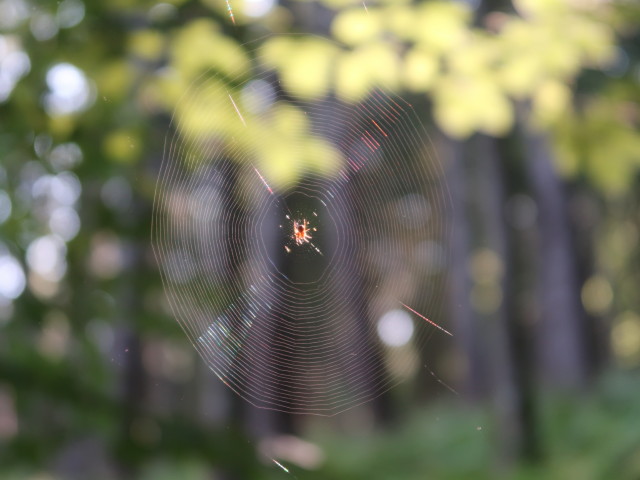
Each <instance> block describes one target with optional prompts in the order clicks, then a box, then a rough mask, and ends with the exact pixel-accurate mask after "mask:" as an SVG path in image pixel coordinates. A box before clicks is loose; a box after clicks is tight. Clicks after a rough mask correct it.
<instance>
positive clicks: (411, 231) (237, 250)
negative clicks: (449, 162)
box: [152, 47, 449, 415]
mask: <svg viewBox="0 0 640 480" xmlns="http://www.w3.org/2000/svg"><path fill="white" fill-rule="evenodd" d="M262 52H263V50H261V49H260V48H257V47H256V48H253V49H252V48H251V47H249V48H247V50H246V61H245V60H243V61H239V62H238V65H234V66H233V67H231V66H230V65H228V64H225V65H222V66H221V65H218V66H217V67H213V68H208V69H204V70H203V71H202V72H201V73H200V74H199V75H198V76H197V77H196V78H195V80H193V81H191V82H189V84H188V86H187V87H186V88H185V91H184V92H183V94H182V96H181V97H180V100H179V101H178V102H177V106H176V109H175V112H174V115H173V117H172V122H171V126H170V129H169V133H168V134H167V138H166V142H165V152H164V157H163V161H162V165H161V167H160V171H159V174H158V181H157V186H156V198H155V201H154V214H153V232H152V241H153V247H154V252H155V255H156V258H157V260H158V264H159V267H160V273H161V276H162V280H163V285H164V288H165V292H166V295H167V298H168V300H169V303H170V305H171V308H172V311H173V314H174V316H175V318H176V320H177V321H178V322H179V323H180V325H181V327H182V328H183V330H184V331H185V333H186V334H187V336H188V337H189V339H190V341H191V342H192V343H193V345H194V347H195V348H196V350H197V351H198V353H199V354H200V356H201V357H202V359H203V360H204V361H205V362H206V364H207V365H208V366H209V368H210V369H211V370H212V371H213V372H214V373H215V374H216V376H217V377H218V378H219V379H220V380H221V381H222V382H224V383H225V384H226V385H227V386H228V387H229V388H231V389H232V390H233V391H234V392H236V393H237V394H238V395H240V396H241V397H242V398H244V399H245V400H247V401H248V402H250V403H251V404H253V405H255V406H258V407H261V408H269V409H275V410H280V411H285V412H290V413H309V414H318V415H332V414H335V413H338V412H341V411H343V410H345V409H348V408H350V407H352V406H354V405H358V404H362V403H364V402H367V401H369V400H371V399H373V398H375V397H377V396H379V395H380V394H382V393H384V392H385V391H387V390H388V389H390V388H391V387H392V386H393V385H394V384H395V383H397V382H399V381H400V380H401V379H402V378H403V374H402V370H403V369H409V368H410V364H411V362H410V361H407V346H406V345H405V344H406V343H407V342H410V344H411V345H414V346H416V347H419V346H420V345H422V344H424V343H425V342H426V340H427V339H428V338H429V336H430V335H432V334H433V333H434V332H435V329H434V328H433V326H432V325H429V324H427V323H426V322H424V320H422V319H421V318H420V317H419V316H418V315H415V314H414V313H417V312H418V310H417V309H418V307H420V312H422V313H423V314H424V318H425V319H426V317H429V316H430V315H431V313H430V312H436V311H439V310H438V309H439V305H438V302H439V299H440V298H441V296H442V295H441V287H442V269H443V265H444V257H445V251H446V249H445V246H444V245H445V243H444V242H446V236H447V223H446V221H447V218H448V216H449V215H448V210H449V200H448V191H447V188H446V184H445V183H444V179H443V174H442V169H441V166H440V165H439V163H438V160H437V158H436V156H435V154H434V152H433V148H432V146H431V144H430V141H429V137H428V135H427V132H426V131H425V129H424V127H423V125H422V123H421V122H420V119H419V117H418V115H417V114H416V112H415V110H414V109H413V107H412V106H411V105H410V104H408V103H407V102H405V101H404V100H402V99H400V98H397V97H394V96H392V95H391V94H389V93H386V92H385V90H384V89H381V88H376V89H375V90H373V91H371V92H370V94H369V95H368V96H367V97H366V98H364V99H363V100H362V101H360V102H359V103H355V104H353V103H345V102H341V101H339V100H338V99H337V98H336V97H335V96H334V95H331V94H329V95H327V96H326V97H325V98H322V99H313V100H301V99H298V98H296V97H295V95H292V94H291V93H290V92H289V91H287V89H286V87H283V86H282V85H281V83H280V81H279V77H278V75H277V73H276V72H275V70H274V69H273V68H271V65H270V63H269V62H268V61H266V60H265V59H264V58H263V57H262ZM301 227H302V230H301ZM409 305H411V306H412V307H413V308H416V310H413V309H412V308H411V307H408V306H409ZM405 307H407V308H408V309H407V308H405ZM398 310H402V311H403V312H404V316H400V317H399V316H398V315H395V316H394V314H393V312H396V313H397V312H398ZM408 316H410V317H408ZM381 317H383V322H384V324H383V325H381V324H379V323H378V320H379V319H380V318H381ZM399 318H400V320H401V323H396V324H394V323H393V322H394V321H397V320H398V319H399ZM407 318H410V320H407ZM394 319H396V320H394ZM411 322H413V324H412V323H411ZM394 325H395V326H394ZM398 329H401V330H402V331H398ZM381 332H382V333H381ZM384 332H390V333H389V335H391V337H390V338H392V339H393V341H386V343H385V337H384V334H385V333H384ZM394 358H395V360H394ZM398 359H399V360H398ZM394 361H395V363H394ZM414 363H415V362H414ZM391 364H393V365H395V367H393V368H389V365H391ZM399 370H400V371H399Z"/></svg>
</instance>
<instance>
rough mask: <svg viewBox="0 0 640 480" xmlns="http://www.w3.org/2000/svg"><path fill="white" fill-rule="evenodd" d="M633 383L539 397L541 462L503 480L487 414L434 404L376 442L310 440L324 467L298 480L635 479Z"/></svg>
mask: <svg viewBox="0 0 640 480" xmlns="http://www.w3.org/2000/svg"><path fill="white" fill-rule="evenodd" d="M638 380H639V379H638V377H637V375H633V376H630V375H620V374H610V375H608V376H605V377H604V378H603V380H602V381H601V382H600V384H599V385H598V388H596V391H595V392H594V393H592V394H590V395H589V396H588V398H586V399H585V400H584V401H583V402H582V403H581V404H580V405H578V406H576V404H575V401H574V400H573V398H571V397H568V398H567V397H562V396H546V397H545V398H544V399H543V401H542V404H543V408H542V409H541V411H540V412H539V423H540V425H541V437H542V438H541V441H542V442H541V443H542V445H544V446H545V447H544V448H545V450H546V452H545V459H544V461H543V462H541V463H536V464H535V465H533V464H532V465H527V464H521V465H519V466H518V467H516V469H515V470H513V471H509V473H508V475H507V472H506V471H502V473H500V472H501V469H502V468H503V467H504V466H501V465H500V452H496V451H493V449H494V448H495V445H498V444H499V442H498V441H497V440H496V435H497V432H496V431H495V429H494V426H495V424H494V423H493V422H492V420H491V418H492V415H491V412H489V411H486V410H481V409H479V408H478V407H475V406H471V405H460V404H447V405H444V404H441V405H434V406H433V407H431V409H429V411H427V412H424V411H413V412H411V413H410V414H408V418H407V419H406V420H407V421H405V422H402V425H403V426H402V427H400V428H397V427H392V428H390V429H389V430H388V431H387V432H385V433H382V434H380V435H376V436H371V435H367V434H344V433H341V434H340V435H336V434H335V433H332V432H329V431H322V430H319V431H316V432H314V433H312V435H311V436H312V437H313V438H314V439H316V441H317V442H318V443H319V444H320V445H322V446H323V448H325V451H326V453H327V459H328V461H327V464H326V465H325V466H323V467H322V469H321V470H319V471H317V472H304V478H308V479H316V478H317V479H323V478H332V479H336V480H340V479H345V480H346V479H349V480H359V479H370V480H392V479H398V478H401V479H403V480H414V479H415V480H422V479H424V478H438V479H443V480H444V479H446V480H449V479H450V480H454V479H460V480H462V479H469V478H474V479H479V480H481V479H487V480H488V479H493V478H497V477H501V476H505V477H508V478H513V479H521V480H525V479H538V478H544V479H549V480H556V479H557V480H562V479H567V478H582V479H585V480H596V479H608V478H616V479H619V480H631V479H635V478H638V476H640V463H639V461H638V459H639V458H640V405H639V404H638V402H637V401H636V399H637V398H638V395H640V390H639V388H638V385H640V383H639V382H638ZM296 473H297V472H296ZM300 475H301V476H302V473H301V474H300ZM274 478H276V477H274Z"/></svg>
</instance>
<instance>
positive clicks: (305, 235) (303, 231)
mask: <svg viewBox="0 0 640 480" xmlns="http://www.w3.org/2000/svg"><path fill="white" fill-rule="evenodd" d="M309 230H310V228H309V222H307V221H306V220H305V219H303V220H302V223H298V222H297V221H295V220H294V222H293V239H294V240H295V241H296V243H297V244H298V245H302V244H303V243H310V242H309V240H311V238H312V237H311V235H310V234H309Z"/></svg>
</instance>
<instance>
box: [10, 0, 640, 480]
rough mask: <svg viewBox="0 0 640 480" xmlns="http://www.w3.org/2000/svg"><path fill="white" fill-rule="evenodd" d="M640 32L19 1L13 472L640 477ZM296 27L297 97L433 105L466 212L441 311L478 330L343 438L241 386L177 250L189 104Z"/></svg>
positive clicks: (363, 10)
mask: <svg viewBox="0 0 640 480" xmlns="http://www.w3.org/2000/svg"><path fill="white" fill-rule="evenodd" d="M639 25H640V5H639V4H638V3H637V2H634V1H632V0H629V1H624V0H618V1H614V0H611V1H609V0H540V1H536V0H514V1H513V2H509V1H502V0H484V1H480V0H477V1H472V0H470V1H448V2H447V1H421V2H417V1H410V0H406V1H405V0H397V1H392V0H379V1H377V2H374V1H371V2H368V1H367V2H358V1H349V0H318V1H302V0H299V1H296V0H290V1H282V2H279V3H278V2H276V1H274V0H230V1H229V3H225V2H224V1H223V0H168V1H166V2H155V1H151V0H110V1H106V0H105V1H97V0H85V1H83V0H63V1H47V0H39V1H35V0H31V1H30V0H0V476H1V477H2V478H3V479H33V480H35V479H39V480H43V479H67V478H69V479H75V478H77V479H87V478H92V479H103V478H104V479H115V478H141V479H173V478H181V479H183V480H192V479H193V480H196V479H205V478H228V479H253V478H256V479H258V478H269V479H271V478H273V479H275V478H289V477H293V478H300V479H328V478H330V479H425V478H438V479H457V478H459V479H466V478H475V479H481V478H497V477H502V478H523V479H524V478H558V479H568V478H585V479H588V478H593V479H597V478H603V479H604V478H618V479H625V478H628V479H633V478H638V477H639V476H640V402H638V398H639V396H640V383H639V376H638V365H640V295H638V291H639V287H640V249H638V246H637V245H638V238H639V236H640V208H639V207H640V205H639V200H640V189H639V188H638V186H639V185H638V184H639V180H640V177H639V175H638V168H639V167H640V132H639V129H638V127H639V123H640V110H639V109H640V105H639V101H640V41H639V39H640V36H639V30H638V27H639ZM292 32H294V33H296V35H295V36H287V37H284V38H285V42H284V43H283V44H282V45H280V48H283V49H284V50H281V51H280V52H281V55H279V56H276V58H275V59H274V62H273V68H274V69H275V70H276V72H277V75H278V78H280V80H281V82H282V85H283V89H284V90H285V91H286V92H288V94H290V95H291V96H293V97H300V98H303V99H304V100H305V101H307V102H311V103H312V102H314V101H320V99H325V100H323V101H325V102H326V101H327V100H326V98H327V95H329V96H330V98H331V100H330V101H331V102H336V104H340V105H344V106H346V107H345V108H350V107H349V106H353V105H355V104H357V103H358V102H359V101H361V100H362V99H364V98H366V97H367V96H368V95H370V94H371V92H372V91H373V90H374V89H375V88H379V87H381V86H384V87H385V88H386V89H391V90H390V91H391V93H392V94H398V95H400V96H402V97H403V98H406V99H409V100H410V101H411V103H412V104H413V105H414V108H415V110H416V112H417V114H418V115H419V116H420V117H421V118H422V121H423V122H424V123H425V124H426V125H427V127H428V130H429V136H430V138H431V140H432V141H433V144H434V145H435V146H436V150H437V157H438V158H439V159H440V161H441V163H442V165H443V167H444V171H445V173H446V175H445V177H446V178H445V180H444V181H445V183H446V185H447V186H448V189H449V191H450V195H451V202H452V209H451V212H449V218H448V219H447V221H448V222H450V224H451V228H452V232H453V233H452V237H451V239H450V241H449V243H448V245H447V246H446V247H447V249H448V258H449V261H448V262H447V263H446V264H445V265H444V266H443V267H442V272H440V273H438V275H439V277H438V278H439V280H438V284H439V285H440V286H441V287H442V290H441V291H438V292H435V293H434V292H425V293H424V295H425V297H426V298H428V297H429V295H438V296H441V297H442V299H443V303H442V311H441V312H439V314H438V318H439V319H441V322H439V323H442V324H443V325H444V326H445V327H446V328H448V329H449V330H451V331H452V333H453V334H454V336H453V338H452V339H444V338H443V337H441V336H438V335H434V336H432V337H431V338H430V340H429V342H427V343H426V344H425V345H422V349H421V350H420V351H419V353H418V355H419V356H420V362H418V363H419V364H420V365H422V364H424V365H425V366H428V368H427V367H425V369H423V368H416V369H415V371H414V372H413V373H412V375H410V376H408V377H407V378H404V381H403V383H402V384H401V385H400V386H399V387H397V388H395V389H392V390H391V391H389V392H387V393H386V394H385V395H383V396H382V397H380V398H378V399H376V400H374V401H373V402H370V403H368V404H365V405H362V406H360V407H357V408H353V409H350V410H348V411H346V412H344V413H341V414H339V415H337V416H334V417H329V418H326V417H321V418H320V419H318V418H314V417H309V416H305V415H288V414H283V413H274V412H272V411H269V410H262V409H256V408H253V407H251V406H250V405H249V404H247V403H246V402H244V401H243V400H241V399H239V398H238V397H237V396H236V395H234V394H233V393H232V392H231V391H229V390H228V389H227V388H226V387H225V386H224V385H222V383H221V382H220V381H219V380H218V379H217V378H216V377H215V376H214V375H213V374H212V373H211V372H210V371H209V370H208V369H207V368H206V365H205V364H204V363H203V362H202V360H201V359H200V358H199V357H198V356H197V354H196V352H195V350H194V349H193V347H192V345H191V344H190V343H189V342H188V340H187V338H186V337H185V335H184V333H183V332H182V330H181V329H180V327H179V326H178V324H177V323H176V322H175V320H174V318H173V313H172V311H171V309H170V308H168V305H167V302H166V301H165V297H164V295H165V294H164V292H163V289H162V284H161V280H160V275H159V267H158V264H157V262H156V259H155V258H154V256H153V255H152V252H151V239H150V234H151V210H152V204H153V196H154V190H155V185H156V181H157V177H158V170H159V167H160V163H161V161H162V157H163V146H164V139H165V136H166V135H167V133H168V131H169V130H170V128H171V127H170V125H169V120H170V115H171V113H172V112H173V111H174V110H175V109H176V107H179V106H180V102H181V100H180V94H181V93H182V92H184V90H185V88H186V86H187V85H188V84H189V83H190V81H192V80H193V79H194V78H195V76H196V75H197V74H198V73H199V72H200V71H201V69H203V68H218V69H224V67H225V65H230V64H232V63H234V62H236V61H238V59H239V58H240V57H242V56H244V55H246V56H247V57H248V58H249V57H251V51H250V50H249V49H248V48H247V47H244V46H243V45H245V44H246V43H247V42H253V43H252V45H254V46H255V45H263V44H267V43H268V42H269V41H270V39H272V38H273V37H272V35H273V34H288V33H292ZM325 39H328V40H330V41H331V42H330V43H326V40H325ZM256 42H257V43H256ZM326 45H330V46H331V47H330V48H324V47H325V46H326ZM251 48H255V47H251ZM287 49H288V50H287ZM282 52H285V53H282ZM178 112H182V114H183V115H185V118H183V121H186V122H192V123H193V124H194V125H200V124H199V123H198V122H199V120H200V119H198V118H189V117H188V116H189V115H195V113H194V112H196V110H193V109H182V110H180V109H178ZM229 115H230V118H229V122H231V121H233V120H234V119H233V118H232V117H231V115H233V113H229ZM203 128H205V130H206V126H205V127H203ZM299 130H300V131H297V133H296V134H297V135H300V136H301V137H304V136H305V135H309V132H308V131H304V129H299ZM205 133H206V132H205ZM214 134H215V132H211V135H214ZM285 148H286V144H285ZM269 175H270V177H269V181H272V182H274V183H275V184H281V185H287V184H293V183H295V182H296V181H298V180H299V179H297V178H292V177H291V176H290V175H288V172H287V170H286V168H284V167H283V168H281V169H278V168H274V169H272V171H271V172H270V174H269ZM431 273H433V272H431ZM382 360H383V361H384V358H383V359H382ZM436 376H437V378H439V379H441V381H440V382H439V381H436ZM447 387H449V388H447ZM450 389H453V390H455V393H454V392H452V391H451V390H450ZM275 461H277V462H279V464H278V463H276V462H275ZM283 466H284V468H283Z"/></svg>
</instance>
